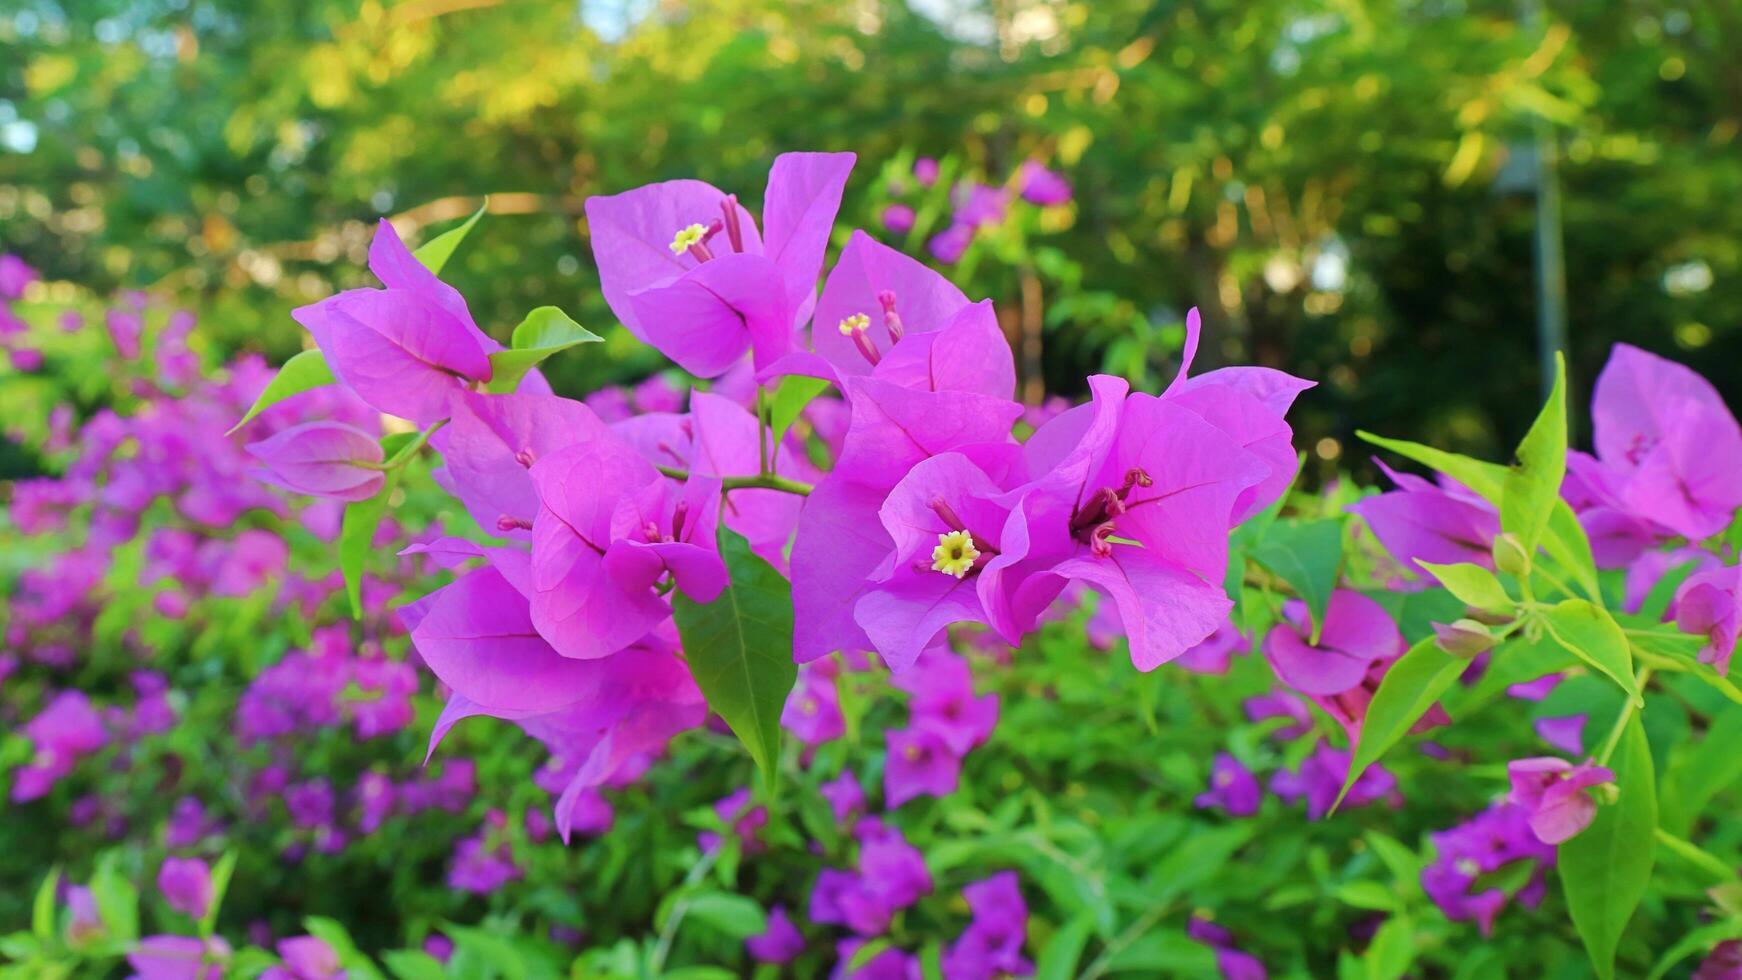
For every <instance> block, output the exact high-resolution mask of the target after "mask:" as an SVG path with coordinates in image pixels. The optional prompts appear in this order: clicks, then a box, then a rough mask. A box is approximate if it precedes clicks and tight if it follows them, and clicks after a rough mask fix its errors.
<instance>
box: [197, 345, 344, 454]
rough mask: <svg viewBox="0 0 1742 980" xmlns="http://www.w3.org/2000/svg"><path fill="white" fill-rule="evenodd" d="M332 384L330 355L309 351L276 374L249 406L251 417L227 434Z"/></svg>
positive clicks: (247, 416) (287, 362)
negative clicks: (294, 397) (293, 398)
mask: <svg viewBox="0 0 1742 980" xmlns="http://www.w3.org/2000/svg"><path fill="white" fill-rule="evenodd" d="M332 383H333V372H332V369H330V368H328V367H327V357H326V355H325V354H322V353H321V352H320V351H318V350H305V351H303V352H302V353H300V354H298V355H296V356H295V357H292V358H291V359H290V360H288V361H285V362H284V366H283V367H281V368H279V369H278V373H277V374H276V375H273V378H272V380H271V381H269V382H267V384H266V390H264V391H262V392H261V393H260V397H259V398H256V399H254V404H253V405H251V406H249V407H248V412H247V414H245V415H243V416H242V420H241V421H240V422H237V423H236V424H235V425H233V426H231V427H230V432H226V433H224V434H225V435H229V434H230V433H231V432H235V431H236V430H237V429H240V428H241V427H243V426H244V425H247V424H248V423H249V422H251V421H253V419H254V416H256V415H259V414H260V413H261V412H264V411H266V410H267V409H269V408H271V407H272V406H274V405H276V404H278V403H279V402H281V401H284V400H285V399H286V398H289V397H290V396H292V395H300V394H302V393H303V392H305V391H308V390H309V389H310V388H319V387H321V386H322V385H330V384H332Z"/></svg>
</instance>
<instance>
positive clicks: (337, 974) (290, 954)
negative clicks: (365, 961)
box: [260, 936, 345, 980]
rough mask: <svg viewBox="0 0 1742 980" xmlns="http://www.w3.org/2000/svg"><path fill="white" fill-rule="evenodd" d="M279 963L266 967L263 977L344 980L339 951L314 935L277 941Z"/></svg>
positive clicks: (269, 979)
mask: <svg viewBox="0 0 1742 980" xmlns="http://www.w3.org/2000/svg"><path fill="white" fill-rule="evenodd" d="M277 949H278V956H279V958H280V959H281V960H282V961H283V962H282V963H281V964H280V965H277V966H271V967H267V969H266V971H265V972H264V973H262V974H260V980H343V978H344V976H345V971H344V970H342V969H340V967H339V954H338V953H335V952H334V951H333V948H332V947H331V946H328V945H327V944H326V943H324V942H322V941H321V940H319V939H316V938H315V937H313V936H293V937H291V938H290V939H281V940H279V942H278V946H277Z"/></svg>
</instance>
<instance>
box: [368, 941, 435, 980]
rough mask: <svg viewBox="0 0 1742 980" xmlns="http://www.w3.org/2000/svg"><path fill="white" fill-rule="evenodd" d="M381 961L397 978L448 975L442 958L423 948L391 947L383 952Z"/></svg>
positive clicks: (426, 978)
mask: <svg viewBox="0 0 1742 980" xmlns="http://www.w3.org/2000/svg"><path fill="white" fill-rule="evenodd" d="M381 961H382V962H383V963H386V964H387V972H389V973H391V974H393V976H394V977H396V978H397V980H444V978H446V977H447V975H448V971H447V970H446V968H444V967H443V966H442V962H441V960H438V959H436V958H435V957H433V956H431V955H429V954H428V953H426V952H424V951H423V950H421V949H390V950H387V951H386V952H384V953H382V954H381Z"/></svg>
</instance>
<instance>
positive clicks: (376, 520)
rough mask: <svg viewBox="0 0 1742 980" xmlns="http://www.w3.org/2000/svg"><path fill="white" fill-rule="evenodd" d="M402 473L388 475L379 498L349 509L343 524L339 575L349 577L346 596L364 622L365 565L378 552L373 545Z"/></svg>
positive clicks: (354, 611) (362, 502)
mask: <svg viewBox="0 0 1742 980" xmlns="http://www.w3.org/2000/svg"><path fill="white" fill-rule="evenodd" d="M399 473H400V471H399V470H394V471H392V472H391V473H388V474H387V480H386V482H385V483H383V484H382V486H381V489H380V490H379V491H377V492H376V494H375V496H373V497H370V498H369V499H367V500H359V501H356V502H354V503H349V504H346V505H345V516H344V518H343V519H342V520H341V521H340V522H339V571H340V572H341V573H342V574H343V575H344V577H345V596H346V598H348V599H349V600H350V602H351V618H352V619H362V618H363V563H364V562H365V561H367V560H368V558H369V553H370V552H371V551H372V550H374V549H373V548H372V546H371V543H372V542H373V541H374V539H375V530H376V528H379V527H380V526H381V518H382V516H383V515H384V514H386V513H387V504H388V501H389V500H390V499H391V498H392V497H393V491H394V489H395V488H396V487H398V486H399Z"/></svg>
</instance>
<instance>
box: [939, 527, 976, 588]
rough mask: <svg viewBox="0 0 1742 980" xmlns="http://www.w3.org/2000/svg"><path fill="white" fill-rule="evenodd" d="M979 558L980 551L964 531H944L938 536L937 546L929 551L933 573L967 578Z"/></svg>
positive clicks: (972, 537)
mask: <svg viewBox="0 0 1742 980" xmlns="http://www.w3.org/2000/svg"><path fill="white" fill-rule="evenodd" d="M979 558H980V549H978V548H976V547H974V536H973V535H971V534H969V533H968V532H966V531H946V532H944V533H943V534H940V535H938V546H937V547H936V548H933V549H932V551H931V567H932V571H934V572H943V573H944V574H945V575H954V576H955V577H956V578H967V577H968V572H969V571H971V570H972V569H973V567H974V562H975V561H977V560H979Z"/></svg>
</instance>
